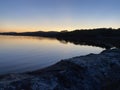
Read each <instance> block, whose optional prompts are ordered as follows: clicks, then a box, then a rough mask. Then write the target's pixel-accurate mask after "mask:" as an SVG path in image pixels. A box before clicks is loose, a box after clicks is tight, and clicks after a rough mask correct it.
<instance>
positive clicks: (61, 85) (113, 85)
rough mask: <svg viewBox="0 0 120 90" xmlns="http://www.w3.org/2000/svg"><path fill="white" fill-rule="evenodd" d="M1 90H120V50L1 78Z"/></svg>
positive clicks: (76, 58)
mask: <svg viewBox="0 0 120 90" xmlns="http://www.w3.org/2000/svg"><path fill="white" fill-rule="evenodd" d="M0 78H1V79H0V90H120V49H112V50H106V51H103V52H102V53H100V54H89V55H87V56H80V57H75V58H71V59H67V60H62V61H60V62H58V63H56V64H55V65H52V66H50V67H47V68H45V69H42V70H37V71H34V72H29V73H25V74H10V75H6V76H1V77H0Z"/></svg>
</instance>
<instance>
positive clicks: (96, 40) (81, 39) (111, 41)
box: [0, 28, 120, 49]
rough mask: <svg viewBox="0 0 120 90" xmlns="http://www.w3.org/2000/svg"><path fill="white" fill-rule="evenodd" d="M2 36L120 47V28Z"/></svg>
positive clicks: (107, 47)
mask: <svg viewBox="0 0 120 90" xmlns="http://www.w3.org/2000/svg"><path fill="white" fill-rule="evenodd" d="M0 35H14V36H40V37H49V38H56V39H58V40H60V41H61V42H62V41H65V42H71V43H74V44H81V45H93V46H99V47H103V48H106V49H110V48H112V47H117V48H119V47H120V28H119V29H112V28H96V29H81V30H73V31H67V30H64V31H61V32H55V31H49V32H43V31H37V32H23V33H16V32H7V33H0Z"/></svg>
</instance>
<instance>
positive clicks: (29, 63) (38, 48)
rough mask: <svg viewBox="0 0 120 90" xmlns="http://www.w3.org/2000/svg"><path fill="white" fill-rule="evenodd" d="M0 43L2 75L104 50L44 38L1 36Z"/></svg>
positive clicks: (0, 68)
mask: <svg viewBox="0 0 120 90" xmlns="http://www.w3.org/2000/svg"><path fill="white" fill-rule="evenodd" d="M0 42H1V44H0V74H5V73H13V72H15V73H16V72H25V71H32V70H36V69H40V68H43V67H46V66H49V65H51V64H54V63H56V62H58V61H59V60H61V59H65V58H71V57H74V56H80V55H86V54H89V53H100V52H101V51H102V50H104V49H103V48H100V47H93V46H87V45H75V44H72V43H68V42H66V41H63V40H62V41H58V40H57V39H53V38H52V39H51V38H43V37H28V36H0ZM61 42H62V43H61Z"/></svg>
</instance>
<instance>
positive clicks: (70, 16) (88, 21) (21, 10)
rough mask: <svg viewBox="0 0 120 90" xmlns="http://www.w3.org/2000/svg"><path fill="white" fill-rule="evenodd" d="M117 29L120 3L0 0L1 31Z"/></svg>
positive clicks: (115, 0) (118, 0)
mask: <svg viewBox="0 0 120 90" xmlns="http://www.w3.org/2000/svg"><path fill="white" fill-rule="evenodd" d="M103 27H106V28H109V27H113V28H119V27H120V0H0V31H2V32H3V31H16V32H23V31H38V30H43V31H51V30H52V31H61V30H74V29H85V28H103Z"/></svg>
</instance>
